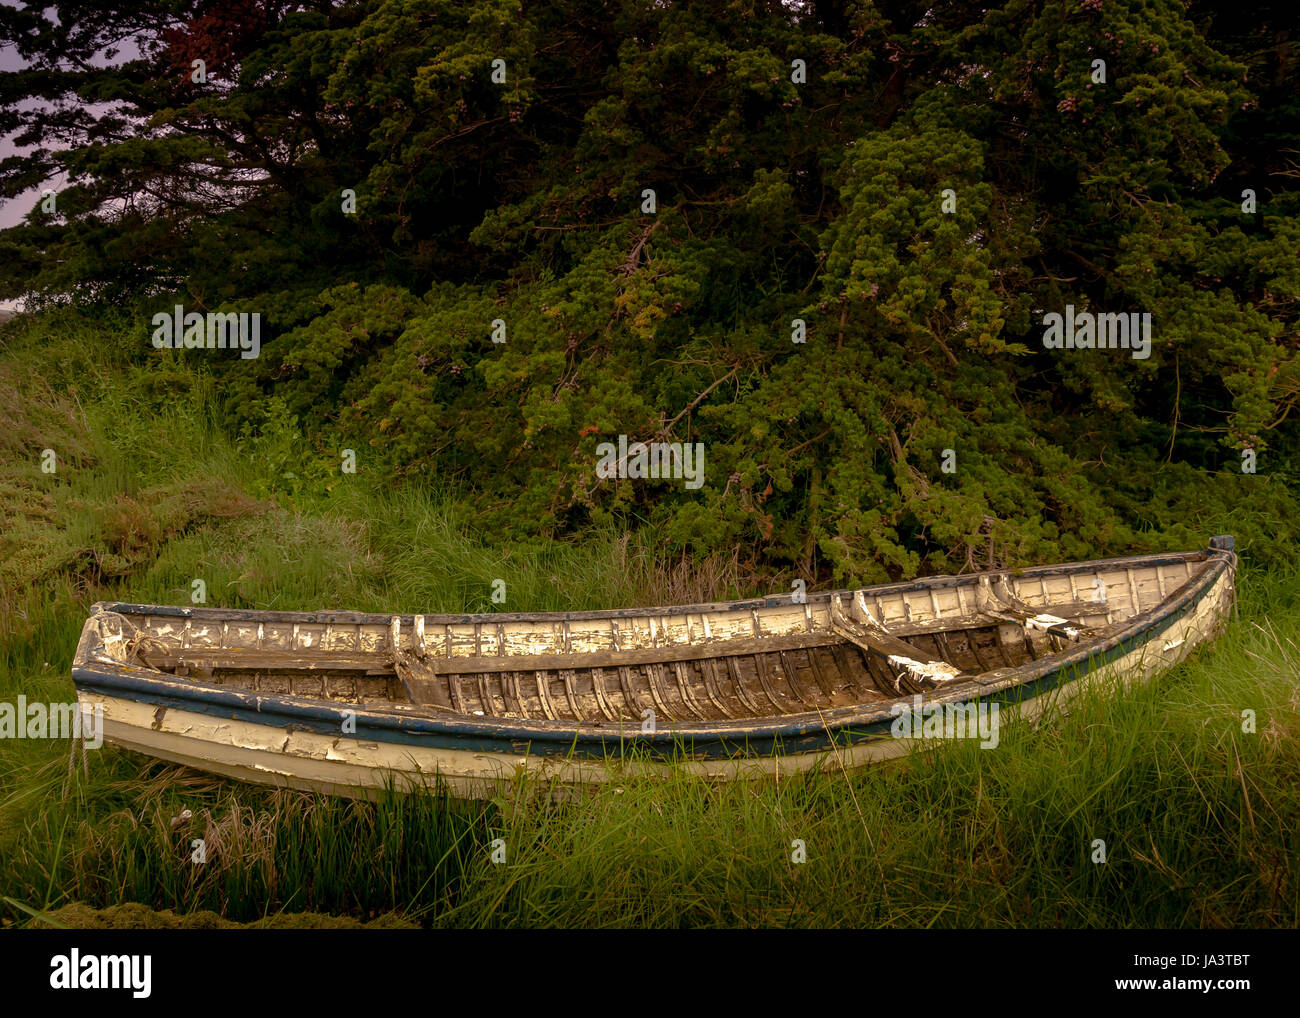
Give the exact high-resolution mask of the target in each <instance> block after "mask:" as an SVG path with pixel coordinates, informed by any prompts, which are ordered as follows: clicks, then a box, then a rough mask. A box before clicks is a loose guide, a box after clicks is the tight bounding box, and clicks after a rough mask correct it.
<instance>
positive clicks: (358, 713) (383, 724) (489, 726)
mask: <svg viewBox="0 0 1300 1018" xmlns="http://www.w3.org/2000/svg"><path fill="white" fill-rule="evenodd" d="M1202 554H1203V555H1205V556H1206V561H1207V565H1206V568H1205V569H1203V570H1202V571H1201V572H1200V573H1199V574H1198V575H1197V576H1195V577H1192V578H1191V579H1190V580H1188V581H1187V582H1186V583H1185V584H1184V585H1183V586H1182V587H1181V588H1178V589H1176V590H1175V591H1173V592H1171V593H1170V594H1169V595H1168V596H1167V597H1166V598H1164V599H1163V600H1161V601H1160V602H1159V603H1158V604H1156V605H1153V606H1152V607H1151V608H1148V609H1147V610H1146V611H1144V612H1140V613H1138V614H1137V615H1134V616H1132V617H1131V618H1130V619H1129V620H1128V625H1126V626H1124V627H1123V628H1122V629H1119V630H1116V631H1115V632H1113V633H1111V634H1109V635H1108V636H1106V637H1105V638H1101V639H1097V640H1094V641H1092V642H1089V643H1085V644H1083V645H1081V646H1078V647H1075V648H1073V649H1067V650H1064V651H1060V652H1057V653H1055V654H1050V655H1046V656H1044V657H1041V658H1038V659H1037V660H1035V661H1032V662H1027V663H1026V664H1023V665H1019V666H1015V667H1007V668H1000V669H994V670H992V671H989V672H985V673H982V674H980V675H979V676H976V677H974V678H973V679H972V680H970V681H967V682H962V683H955V684H954V685H953V686H952V687H951V688H948V689H943V688H940V689H936V690H933V691H931V692H930V693H928V694H926V695H924V696H923V700H924V702H927V703H940V704H941V703H947V702H954V701H966V700H971V699H976V698H978V699H987V698H991V697H996V696H997V694H1004V693H1005V692H1006V691H1007V690H1009V689H1013V688H1014V689H1023V688H1026V687H1030V686H1033V685H1035V684H1037V683H1039V682H1041V681H1042V680H1044V679H1045V678H1049V677H1051V676H1053V675H1057V674H1061V673H1064V672H1068V671H1069V670H1071V669H1072V668H1075V667H1076V666H1077V665H1079V664H1080V663H1083V662H1091V660H1092V659H1094V658H1098V659H1100V663H1101V664H1105V663H1106V662H1107V661H1109V660H1110V659H1111V658H1112V657H1114V656H1116V655H1115V654H1114V651H1115V650H1116V649H1117V648H1123V652H1124V653H1127V652H1128V651H1129V650H1131V649H1133V648H1134V647H1136V646H1137V645H1139V644H1145V643H1146V642H1148V641H1149V640H1150V639H1151V638H1152V637H1154V636H1157V635H1159V633H1161V632H1163V631H1164V629H1166V628H1168V626H1170V625H1173V624H1174V623H1175V622H1176V621H1177V619H1178V618H1180V617H1181V616H1182V615H1183V614H1184V613H1185V612H1186V611H1187V610H1188V609H1189V608H1191V607H1192V606H1193V605H1195V604H1197V603H1199V602H1200V600H1201V599H1202V598H1203V597H1205V596H1206V595H1207V594H1208V593H1209V591H1210V590H1212V589H1213V588H1214V586H1215V585H1216V584H1217V583H1218V582H1219V580H1220V579H1221V577H1222V575H1223V573H1224V572H1225V571H1227V570H1231V571H1232V572H1234V573H1235V570H1236V568H1237V563H1238V559H1237V556H1236V554H1235V553H1234V552H1233V551H1231V550H1225V549H1217V548H1211V549H1209V550H1208V551H1202V552H1187V553H1182V554H1180V555H1177V556H1172V557H1169V556H1166V558H1168V561H1169V563H1170V564H1172V563H1175V562H1180V561H1187V560H1188V558H1189V557H1190V556H1194V555H1202ZM1145 558H1150V557H1149V556H1141V557H1136V559H1137V560H1140V559H1145ZM1134 561H1135V558H1128V559H1106V560H1097V561H1096V562H1090V563H1081V564H1080V565H1081V566H1086V567H1091V568H1092V569H1096V568H1097V567H1098V566H1099V565H1101V564H1104V563H1116V562H1128V563H1133V562H1134ZM1034 568H1035V569H1036V570H1039V571H1041V570H1043V569H1049V568H1050V567H1034ZM1028 572H1029V570H1025V571H1023V572H1021V573H1020V574H1019V575H1024V574H1025V573H1028ZM992 575H994V574H991V573H976V574H972V577H973V578H974V579H975V580H976V582H978V577H980V576H992ZM867 589H871V588H867ZM783 603H784V602H783ZM110 610H111V609H110ZM216 611H220V610H219V609H216ZM257 614H258V617H261V618H265V613H257ZM376 617H377V618H378V619H381V620H387V619H389V618H391V616H376ZM488 617H489V618H499V616H488ZM92 618H93V616H92ZM1161 623H1165V625H1161ZM88 631H89V622H88V623H87V629H86V630H83V641H82V643H81V644H79V646H78V651H77V658H76V661H74V666H73V669H72V673H73V679H74V682H76V683H77V685H78V688H79V689H80V688H82V687H83V686H85V687H91V688H97V689H108V690H121V691H123V692H125V693H128V694H131V693H134V694H136V695H128V696H127V697H126V698H129V699H134V700H138V701H143V702H149V703H155V704H158V705H160V706H167V707H173V706H174V707H177V708H178V709H181V710H187V709H189V710H194V709H196V708H197V709H198V710H199V712H200V713H213V710H211V709H209V710H207V711H204V710H202V709H201V708H202V707H203V706H207V707H209V708H217V707H225V708H227V709H229V710H231V711H234V713H233V714H231V715H229V716H232V717H239V715H240V714H242V713H254V714H263V715H265V714H269V715H273V716H274V715H278V716H280V717H282V718H284V719H286V721H287V722H288V724H289V725H290V726H292V725H293V723H294V721H295V719H299V723H300V724H305V725H306V727H308V728H311V729H312V730H322V731H324V730H326V729H328V730H330V731H339V730H340V725H339V721H340V719H341V718H342V717H343V716H344V715H345V714H346V713H349V712H350V713H351V714H352V715H353V716H354V717H355V719H356V729H357V730H356V732H355V734H354V735H353V737H354V738H357V739H361V740H363V741H365V740H366V738H367V736H370V737H372V738H373V737H376V736H377V735H378V734H379V733H380V732H384V731H389V732H393V733H394V734H398V735H400V736H405V737H406V738H414V739H417V740H419V741H424V740H425V739H428V738H430V737H448V738H453V739H474V738H477V739H481V740H486V741H490V742H492V743H498V742H509V743H512V744H516V743H533V742H537V743H541V744H544V745H550V746H557V745H558V746H568V747H570V748H576V747H577V746H580V745H581V746H584V747H588V748H590V747H592V746H594V745H595V744H599V745H600V746H601V747H602V748H603V746H604V744H605V743H606V742H608V741H610V740H616V741H619V742H631V743H634V744H650V745H652V746H655V747H656V748H657V747H658V746H661V745H665V744H669V745H670V744H673V743H676V742H679V741H685V740H689V741H691V742H695V741H703V742H707V741H708V740H710V739H712V740H716V741H719V742H727V741H732V742H738V741H748V740H749V739H762V740H768V741H771V740H778V741H779V740H781V739H796V740H797V739H799V738H802V737H806V736H808V735H809V734H810V733H815V732H817V731H819V730H820V731H824V732H825V733H826V734H827V735H830V736H831V737H832V739H833V738H834V735H833V731H832V730H834V731H841V730H844V729H859V728H860V729H863V730H866V729H871V728H876V729H878V728H880V727H881V725H882V724H884V723H887V722H888V721H889V720H890V719H892V718H894V717H896V716H897V714H898V711H897V709H895V708H896V705H898V704H900V703H908V702H911V698H909V697H903V696H900V697H897V698H891V699H889V700H885V701H879V702H874V703H870V704H853V705H849V706H845V707H836V708H830V709H827V710H820V711H802V712H798V713H791V714H779V715H770V716H766V717H751V718H738V719H730V720H715V721H680V722H668V723H665V724H664V725H663V726H661V727H658V728H657V729H656V730H655V731H653V732H644V731H641V730H640V728H639V723H638V722H635V721H627V722H596V721H591V722H587V721H570V720H565V721H559V720H556V721H552V720H549V719H522V718H496V717H490V716H481V717H480V716H477V715H467V714H460V713H450V712H448V713H441V712H431V711H429V710H428V709H427V708H425V707H421V706H419V705H410V706H409V707H408V706H405V705H401V704H393V705H392V706H391V707H389V706H385V707H379V708H376V707H373V706H367V705H362V704H347V703H338V702H330V701H325V700H322V699H320V698H315V697H302V696H294V695H288V694H278V693H261V692H254V691H246V690H232V689H223V688H221V687H217V686H210V685H202V684H196V683H193V682H186V681H178V680H176V679H174V678H169V677H167V676H165V675H164V674H163V673H160V672H156V671H154V670H152V669H148V668H142V667H139V666H135V665H129V664H122V665H120V666H118V667H117V668H115V669H113V670H103V669H101V668H96V667H90V666H88V665H87V664H86V663H85V659H84V657H83V653H84V651H85V649H86V646H87V644H86V640H85V636H86V634H87V632H88ZM1139 638H1141V639H1139ZM1126 644H1128V645H1131V646H1128V647H1125V645H1126ZM1090 668H1091V665H1090V667H1089V668H1088V669H1085V670H1084V674H1086V672H1087V671H1088V670H1090ZM1035 695H1038V694H1035ZM176 701H181V702H180V703H177V702H176ZM223 716H225V715H223ZM266 723H267V724H268V726H270V727H277V728H283V727H285V726H284V725H277V724H275V722H272V721H268V722H266ZM372 733H373V734H372ZM383 741H390V740H383ZM391 741H402V740H401V739H398V740H391Z"/></svg>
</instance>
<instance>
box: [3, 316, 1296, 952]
mask: <svg viewBox="0 0 1300 1018" xmlns="http://www.w3.org/2000/svg"><path fill="white" fill-rule="evenodd" d="M3 336H4V337H6V338H5V339H4V342H5V343H6V349H4V350H3V351H2V352H0V415H5V417H4V419H2V420H0V447H2V448H3V451H4V452H5V454H6V456H5V458H4V459H3V461H2V462H0V511H2V512H3V513H4V514H5V518H4V522H5V527H4V532H3V539H2V541H3V543H2V544H0V548H3V551H4V558H3V559H2V560H0V701H10V702H12V701H13V700H14V699H15V698H16V696H17V695H18V694H19V693H22V694H25V695H26V696H27V697H29V698H30V699H41V700H69V699H71V698H72V697H73V689H72V684H71V681H70V678H69V669H70V664H71V657H72V653H73V651H74V649H75V646H76V641H77V636H78V634H79V632H80V628H81V625H82V622H83V621H84V619H85V616H86V613H87V610H88V608H89V606H90V604H91V603H93V601H95V600H99V599H121V600H134V601H144V602H170V603H188V602H189V598H190V592H191V589H192V583H193V581H194V580H195V579H203V580H204V582H205V583H206V585H207V592H208V603H209V604H224V605H239V606H247V607H258V608H280V609H292V608H319V607H324V606H333V607H346V608H358V609H363V610H374V611H394V610H401V611H413V610H424V611H474V610H491V609H493V608H505V609H506V610H558V609H576V608H596V607H609V606H612V605H634V604H650V603H676V602H684V601H699V600H710V599H716V598H725V597H737V596H745V595H748V594H753V593H758V592H762V591H764V590H770V589H784V586H785V585H784V584H783V583H779V582H774V580H773V578H769V577H755V576H745V575H741V574H740V573H739V571H738V569H737V568H736V565H735V560H731V561H728V560H725V559H713V560H709V561H706V562H696V563H691V564H688V563H684V562H682V561H672V562H669V561H665V559H664V558H663V556H662V555H661V554H660V553H659V551H658V548H657V542H656V541H655V536H654V534H653V532H652V531H650V530H647V529H642V530H639V531H637V532H634V533H630V534H625V533H612V532H601V533H594V534H590V535H586V536H585V538H584V539H583V540H582V541H581V542H580V543H561V542H554V543H551V544H533V545H516V544H513V543H511V542H509V541H507V540H504V539H503V538H502V537H501V536H500V535H495V534H493V533H491V532H484V531H482V530H479V529H476V528H475V526H474V520H473V518H472V517H471V516H470V515H469V514H468V513H467V512H466V511H465V510H464V508H463V507H462V506H460V505H459V504H458V503H457V500H456V498H455V494H454V492H451V491H438V490H428V489H422V488H420V487H417V486H413V485H406V486H402V487H386V486H383V485H380V484H378V483H375V482H374V481H373V480H371V479H370V478H369V477H368V475H367V474H366V473H365V470H364V461H363V463H362V470H361V472H360V473H358V474H357V475H355V476H348V477H346V478H343V477H341V476H339V475H337V474H335V473H334V472H333V471H332V468H331V467H327V466H326V464H330V465H332V464H333V463H334V457H335V456H336V451H335V450H324V449H317V448H315V447H313V446H311V445H310V443H309V442H307V440H306V439H305V438H304V437H303V436H301V435H300V434H298V433H297V431H296V428H295V425H294V422H293V421H292V420H291V419H288V418H286V417H284V416H283V415H280V416H276V415H271V416H269V417H268V419H267V421H266V422H265V424H264V425H263V426H262V427H260V428H258V429H254V430H252V431H249V432H246V433H245V434H244V435H242V436H237V435H232V434H230V433H229V431H228V430H227V429H225V428H224V427H223V426H222V421H221V420H220V418H219V414H218V413H217V411H216V407H217V400H216V399H215V393H214V392H213V388H212V384H211V382H210V381H209V380H208V379H207V378H206V376H204V375H203V374H202V373H201V372H200V371H196V370H195V369H194V368H193V367H191V366H190V364H189V363H188V362H186V361H184V360H182V359H180V358H176V359H175V360H174V361H170V362H168V361H164V362H162V364H161V365H160V366H153V367H151V368H149V369H148V370H146V369H144V368H142V367H140V366H138V365H134V364H132V363H131V361H130V360H129V358H127V357H125V356H124V355H122V354H120V353H119V352H117V348H116V347H114V346H113V345H112V344H111V343H105V342H104V341H103V337H102V336H98V335H96V334H95V333H94V332H93V331H90V330H86V329H85V327H84V323H81V324H78V322H77V320H75V319H69V320H68V321H66V322H65V323H64V325H63V326H62V327H61V331H60V332H59V335H58V336H57V337H52V336H51V335H50V334H49V333H48V332H47V333H37V334H34V335H31V336H27V337H23V336H21V335H18V336H16V337H14V336H13V335H12V333H11V331H6V332H5V333H4V334H3ZM46 446H50V447H53V448H55V449H56V450H58V451H59V453H60V468H59V472H58V473H57V474H56V475H53V476H51V475H44V474H41V472H40V471H39V468H38V466H37V461H36V452H37V451H39V449H41V448H44V447H46ZM1243 511H1244V510H1243ZM1222 522H1223V521H1207V526H1209V527H1215V529H1219V528H1218V527H1216V526H1215V525H1216V524H1217V523H1222ZM1222 529H1227V528H1226V527H1223V528H1222ZM497 579H501V580H504V581H505V583H506V591H507V601H506V603H505V604H504V605H494V604H493V603H492V602H491V590H492V583H493V581H494V580H497ZM1241 594H1242V603H1241V613H1240V618H1239V619H1237V620H1236V621H1234V622H1233V623H1232V624H1231V625H1230V627H1229V629H1228V631H1227V633H1226V634H1225V635H1224V636H1223V637H1222V638H1220V639H1219V640H1218V641H1216V642H1215V643H1214V644H1213V645H1212V646H1211V647H1209V648H1206V649H1205V650H1203V651H1201V652H1199V653H1198V654H1197V655H1196V656H1195V657H1194V658H1193V659H1192V660H1191V661H1189V662H1187V663H1185V664H1184V665H1182V666H1180V667H1178V668H1176V669H1174V670H1172V671H1170V672H1168V673H1166V674H1164V675H1162V676H1160V677H1159V678H1158V680H1157V681H1155V682H1153V683H1152V684H1150V685H1148V686H1144V687H1140V688H1138V689H1135V690H1132V691H1129V692H1127V693H1123V694H1120V693H1117V692H1114V691H1107V690H1103V689H1098V690H1095V691H1092V692H1090V693H1089V694H1087V695H1085V696H1083V697H1081V698H1079V699H1076V700H1074V701H1072V702H1071V703H1070V706H1069V712H1068V714H1067V715H1063V716H1058V717H1056V718H1054V719H1052V720H1050V721H1048V722H1045V723H1043V724H1041V725H1039V726H1037V727H1036V728H1033V727H1030V726H1029V725H1020V724H1011V725H1008V726H1005V727H1004V729H1003V731H1002V737H1001V741H1000V744H999V746H998V748H997V749H993V750H981V749H979V748H978V746H977V745H976V744H975V743H971V742H961V743H954V744H932V745H927V746H926V747H925V748H924V749H923V750H922V751H920V752H917V753H915V754H913V755H912V756H910V757H908V758H906V759H904V760H902V761H897V762H894V763H892V764H888V765H885V766H882V767H879V768H876V769H871V770H865V771H861V772H846V771H844V770H842V769H840V768H837V767H836V766H834V761H833V760H831V761H829V762H828V763H829V765H828V766H827V767H826V768H825V769H824V770H823V771H822V772H820V773H817V774H812V775H807V776H788V777H787V776H782V777H780V778H779V779H774V780H765V781H758V782H742V783H733V784H724V785H717V784H711V783H708V782H705V781H702V780H699V779H695V778H692V777H690V776H688V775H686V774H684V773H680V772H676V773H674V774H672V775H671V776H670V777H669V778H667V779H628V780H625V781H621V782H620V783H618V784H616V785H612V786H608V787H602V788H599V789H593V790H590V791H588V792H585V793H583V794H581V795H578V796H576V797H574V798H572V799H570V800H565V801H550V800H548V799H547V798H546V797H544V796H539V795H538V794H536V793H537V791H538V790H537V789H536V788H534V787H530V786H528V785H527V784H525V785H523V786H521V787H519V788H515V789H509V788H507V789H503V790H502V792H501V794H500V795H499V796H498V798H497V799H495V800H493V801H489V802H473V803H468V802H458V801H455V800H453V799H450V798H448V797H447V796H446V795H445V794H442V793H441V792H439V791H438V790H437V789H433V790H430V791H429V792H427V793H425V794H418V795H409V796H397V795H391V794H390V795H386V796H382V797H380V799H379V800H377V801H375V802H363V803H362V802H348V801H344V800H330V799H326V798H322V797H318V796H313V795H309V794H305V793H298V792H288V791H275V790H269V789H262V788H257V787H253V786H246V785H240V784H237V783H231V782H226V781H223V780H220V779H217V778H214V777H210V776H206V775H202V774H197V773H195V772H192V771H187V770H184V769H181V768H177V767H173V766H170V765H167V764H164V763H161V762H158V761H154V760H149V759H146V758H143V757H139V756H135V755H133V754H129V753H125V752H122V751H119V750H115V749H112V748H110V747H105V748H104V749H101V750H98V751H94V752H91V753H89V754H88V756H87V760H86V770H85V771H83V765H82V761H81V760H80V759H74V758H73V757H72V756H71V755H70V752H69V750H70V747H69V746H67V745H66V744H63V745H60V744H58V743H53V742H39V741H29V740H5V741H2V742H0V922H3V923H6V924H29V923H30V924H33V925H40V924H42V923H45V922H61V921H66V922H69V923H74V922H75V923H84V922H88V921H90V920H89V919H88V918H87V914H86V911H85V909H86V908H91V909H103V908H106V907H108V906H112V905H116V904H118V903H121V902H137V903H140V904H141V905H142V906H145V907H147V908H149V909H167V910H171V911H174V912H176V913H180V914H183V915H200V914H201V913H202V912H203V911H204V910H210V911H211V912H215V913H218V914H219V915H221V916H224V917H226V918H228V919H231V920H236V921H240V922H252V921H264V920H266V919H267V918H268V917H275V916H281V917H284V916H291V915H294V914H298V913H303V914H312V915H314V914H317V913H321V914H326V915H333V916H346V917H351V918H353V919H361V920H366V921H368V920H370V919H372V918H375V917H381V916H391V915H392V914H397V915H398V916H399V917H401V918H405V919H409V920H411V921H413V922H418V923H421V924H424V925H430V926H475V927H478V926H536V925H562V926H573V925H582V926H632V925H636V926H661V927H680V926H772V927H782V926H862V925H880V926H899V927H903V926H907V927H916V926H920V927H926V926H1095V927H1125V926H1142V927H1153V926H1205V927H1223V926H1277V927H1294V926H1295V925H1297V920H1298V919H1300V879H1298V878H1300V873H1298V872H1297V867H1298V866H1300V862H1298V860H1300V833H1297V832H1300V743H1298V742H1297V735H1298V734H1300V692H1298V690H1300V685H1298V683H1297V678H1298V677H1300V579H1297V577H1296V576H1294V575H1291V574H1285V573H1282V572H1280V571H1279V572H1275V573H1272V574H1266V573H1261V572H1259V571H1258V570H1253V569H1252V568H1251V564H1250V560H1249V558H1247V561H1246V565H1245V567H1244V568H1243V573H1242V581H1241ZM1245 710H1252V711H1254V712H1255V715H1256V722H1255V731H1254V732H1247V731H1243V716H1242V712H1243V711H1245ZM187 810H188V811H189V812H188V815H187V814H186V811H187ZM196 839H202V840H203V841H204V842H205V844H206V846H207V861H206V862H204V863H203V864H201V865H198V864H195V863H194V862H193V861H192V858H191V853H192V851H193V849H192V847H191V846H192V843H193V842H194V841H195V840H196ZM497 839H500V840H501V841H503V842H504V845H505V850H506V861H505V862H504V863H501V864H498V863H494V862H493V861H492V846H493V843H494V841H496V840H497ZM1098 840H1101V841H1104V843H1105V848H1106V862H1104V863H1100V862H1094V861H1092V860H1093V856H1094V853H1095V851H1096V849H1095V848H1094V843H1095V842H1096V841H1098ZM796 841H798V842H801V843H802V844H803V847H804V851H805V852H806V861H804V862H796V861H794V859H793V858H792V855H793V853H794V843H795V842H796ZM34 913H36V914H38V915H41V916H45V917H47V918H34V916H33V914H34ZM131 916H132V919H131V921H132V922H135V923H138V922H139V921H140V917H139V914H138V912H132V913H131ZM311 921H313V922H315V921H317V920H316V919H314V918H313V919H312V920H311ZM320 921H326V920H320Z"/></svg>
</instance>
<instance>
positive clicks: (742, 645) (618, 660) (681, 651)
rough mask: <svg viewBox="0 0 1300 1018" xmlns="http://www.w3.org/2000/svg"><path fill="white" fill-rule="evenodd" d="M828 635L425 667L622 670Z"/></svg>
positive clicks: (822, 642)
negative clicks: (621, 668)
mask: <svg viewBox="0 0 1300 1018" xmlns="http://www.w3.org/2000/svg"><path fill="white" fill-rule="evenodd" d="M838 640H839V637H837V636H835V635H834V634H832V633H792V634H789V635H787V636H764V637H760V638H757V639H754V638H744V639H736V640H715V641H714V642H712V643H692V644H677V645H673V646H667V647H664V646H659V647H638V648H635V649H631V650H594V651H585V652H575V653H573V654H506V655H504V656H484V657H440V658H430V659H429V662H428V663H429V665H430V667H431V669H432V670H433V672H434V673H435V674H438V675H466V674H471V673H479V672H508V671H516V670H526V671H533V670H542V671H547V670H556V669H560V668H620V667H623V668H626V667H635V666H638V665H649V664H672V663H675V662H682V661H700V660H704V659H707V658H720V657H748V656H749V655H751V654H757V653H770V652H773V651H781V650H803V649H804V648H805V647H825V646H828V645H830V644H833V643H836V642H838Z"/></svg>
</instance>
